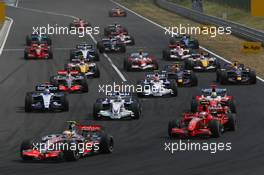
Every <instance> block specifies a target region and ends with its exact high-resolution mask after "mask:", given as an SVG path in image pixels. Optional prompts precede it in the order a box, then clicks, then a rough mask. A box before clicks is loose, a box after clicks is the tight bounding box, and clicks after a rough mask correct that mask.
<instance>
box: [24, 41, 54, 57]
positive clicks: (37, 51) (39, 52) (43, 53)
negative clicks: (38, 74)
mask: <svg viewBox="0 0 264 175" xmlns="http://www.w3.org/2000/svg"><path fill="white" fill-rule="evenodd" d="M52 58H53V52H52V50H51V48H50V47H49V46H48V45H46V44H32V45H31V46H28V47H26V48H25V50H24V59H26V60H28V59H52Z"/></svg>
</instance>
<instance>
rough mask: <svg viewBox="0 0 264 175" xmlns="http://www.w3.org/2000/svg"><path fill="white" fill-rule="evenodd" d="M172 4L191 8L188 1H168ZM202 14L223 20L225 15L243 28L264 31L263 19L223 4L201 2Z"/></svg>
mask: <svg viewBox="0 0 264 175" xmlns="http://www.w3.org/2000/svg"><path fill="white" fill-rule="evenodd" d="M170 1H172V2H177V3H178V4H180V5H182V6H184V7H187V8H191V7H192V3H191V1H190V0H170ZM203 2H204V3H203V8H204V13H205V14H208V15H211V16H216V17H219V18H223V17H224V16H225V15H224V14H226V18H225V19H228V20H230V21H234V22H237V23H241V24H243V25H245V26H248V27H252V28H255V29H258V30H262V31H264V17H255V16H251V13H250V12H247V11H245V10H243V9H239V8H233V7H230V6H227V5H225V4H219V3H216V2H212V1H210V0H203Z"/></svg>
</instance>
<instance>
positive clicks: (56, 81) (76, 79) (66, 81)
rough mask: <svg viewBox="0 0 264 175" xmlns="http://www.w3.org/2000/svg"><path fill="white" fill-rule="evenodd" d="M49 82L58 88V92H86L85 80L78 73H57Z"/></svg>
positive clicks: (65, 71)
mask: <svg viewBox="0 0 264 175" xmlns="http://www.w3.org/2000/svg"><path fill="white" fill-rule="evenodd" d="M50 82H51V83H52V84H53V85H55V86H58V89H59V91H65V92H83V93H84V92H88V84H87V79H86V77H85V76H83V75H81V74H80V73H79V72H78V71H74V70H72V71H67V70H62V71H58V74H57V75H55V76H52V77H51V78H50Z"/></svg>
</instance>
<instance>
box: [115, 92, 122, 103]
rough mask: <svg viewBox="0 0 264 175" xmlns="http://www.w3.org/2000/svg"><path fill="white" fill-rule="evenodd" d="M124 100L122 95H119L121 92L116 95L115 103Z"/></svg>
mask: <svg viewBox="0 0 264 175" xmlns="http://www.w3.org/2000/svg"><path fill="white" fill-rule="evenodd" d="M121 100H122V97H121V95H120V94H119V92H117V93H116V97H115V101H117V102H120V101H121Z"/></svg>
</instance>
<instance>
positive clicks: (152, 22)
mask: <svg viewBox="0 0 264 175" xmlns="http://www.w3.org/2000/svg"><path fill="white" fill-rule="evenodd" d="M110 1H111V2H112V3H114V4H116V5H118V6H120V7H122V8H124V9H126V10H127V11H129V12H131V13H133V14H135V15H136V16H138V17H140V18H142V19H144V20H146V21H148V22H150V23H151V24H153V25H155V26H157V27H160V28H162V29H165V27H163V26H161V25H160V24H158V23H156V22H154V21H152V20H150V19H148V18H146V17H144V16H142V15H140V14H138V13H136V12H134V11H133V10H130V9H129V8H127V7H125V6H123V5H122V4H120V3H118V2H115V1H113V0H110ZM200 48H201V49H203V50H205V51H207V52H209V53H210V54H212V55H214V56H215V57H217V58H219V59H221V60H223V61H224V62H227V63H231V62H230V61H229V60H227V59H225V58H223V57H221V56H220V55H218V54H216V53H214V52H212V51H210V50H208V49H206V48H205V47H202V46H200ZM257 78H258V80H260V81H262V82H264V79H262V78H260V77H259V76H257Z"/></svg>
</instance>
